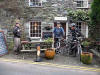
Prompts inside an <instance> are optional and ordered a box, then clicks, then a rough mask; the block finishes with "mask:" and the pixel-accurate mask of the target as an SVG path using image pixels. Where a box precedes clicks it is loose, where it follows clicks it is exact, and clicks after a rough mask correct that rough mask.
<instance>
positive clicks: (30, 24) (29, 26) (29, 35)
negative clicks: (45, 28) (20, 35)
mask: <svg viewBox="0 0 100 75" xmlns="http://www.w3.org/2000/svg"><path fill="white" fill-rule="evenodd" d="M31 22H40V23H41V21H29V37H30V38H31V39H40V38H41V37H42V24H41V33H40V34H41V36H40V37H32V36H31V32H30V30H31Z"/></svg>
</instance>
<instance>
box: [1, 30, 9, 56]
mask: <svg viewBox="0 0 100 75" xmlns="http://www.w3.org/2000/svg"><path fill="white" fill-rule="evenodd" d="M7 52H8V49H7V44H6V40H5V36H4V32H3V31H0V56H2V55H4V54H6V53H7Z"/></svg>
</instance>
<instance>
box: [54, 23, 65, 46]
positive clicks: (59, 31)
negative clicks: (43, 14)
mask: <svg viewBox="0 0 100 75" xmlns="http://www.w3.org/2000/svg"><path fill="white" fill-rule="evenodd" d="M53 32H54V40H55V42H54V45H55V47H56V48H57V43H58V42H59V40H60V39H61V38H63V37H64V35H65V32H64V29H63V28H62V27H61V24H60V23H59V22H58V23H57V26H56V27H55V28H54V31H53Z"/></svg>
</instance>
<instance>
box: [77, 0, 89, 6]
mask: <svg viewBox="0 0 100 75" xmlns="http://www.w3.org/2000/svg"><path fill="white" fill-rule="evenodd" d="M78 1H83V6H81V7H78V6H77V8H89V4H88V0H76V3H77V2H78Z"/></svg>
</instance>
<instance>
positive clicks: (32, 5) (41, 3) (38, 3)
mask: <svg viewBox="0 0 100 75" xmlns="http://www.w3.org/2000/svg"><path fill="white" fill-rule="evenodd" d="M32 3H33V2H32ZM40 3H41V6H39V5H32V6H31V0H29V7H42V0H40ZM38 4H39V2H38Z"/></svg>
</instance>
